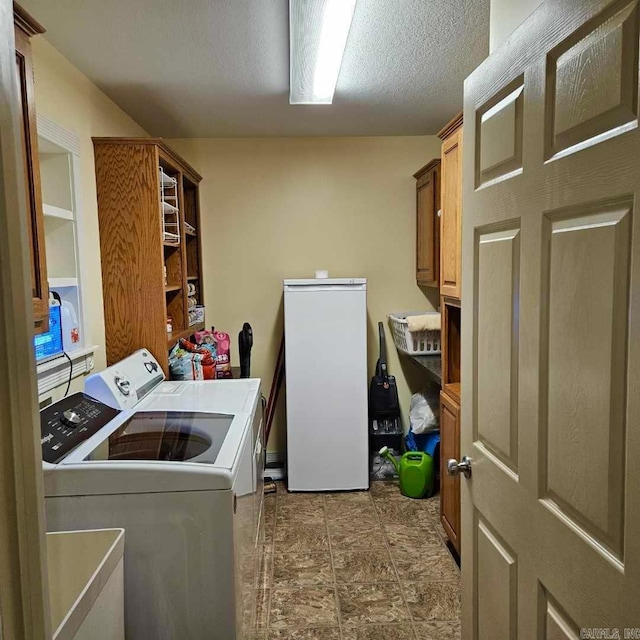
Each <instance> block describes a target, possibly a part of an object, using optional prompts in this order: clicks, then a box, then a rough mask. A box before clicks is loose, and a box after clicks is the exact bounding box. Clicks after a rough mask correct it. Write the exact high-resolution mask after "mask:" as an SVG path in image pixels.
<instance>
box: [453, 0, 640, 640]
mask: <svg viewBox="0 0 640 640" xmlns="http://www.w3.org/2000/svg"><path fill="white" fill-rule="evenodd" d="M639 25H640V8H639V6H638V2H637V1H633V2H629V1H628V0H623V1H615V2H612V1H611V0H548V1H547V2H546V3H545V4H543V5H542V6H541V7H540V8H539V9H538V10H537V11H536V12H535V13H534V14H533V15H532V16H531V17H530V18H529V19H528V20H527V21H526V22H525V23H524V24H523V25H522V26H521V27H520V28H519V30H518V31H516V33H515V34H514V35H513V36H512V37H511V38H510V39H509V41H508V42H507V43H505V45H503V46H502V47H501V48H500V49H498V50H497V51H496V52H495V53H494V54H492V55H491V56H490V57H489V58H488V59H487V60H486V61H485V62H484V63H483V64H482V65H481V66H480V67H479V68H478V69H477V70H476V71H475V72H474V73H473V74H472V75H471V76H470V78H469V79H468V80H467V82H466V83H465V111H464V123H465V125H464V136H465V140H464V149H465V150H464V168H463V174H464V195H463V280H462V299H463V317H462V323H463V375H462V387H463V389H462V393H463V397H464V398H465V401H464V403H463V407H462V438H461V454H462V455H468V456H470V457H471V458H472V475H471V478H469V479H462V530H463V535H462V558H463V637H464V638H465V640H469V639H471V638H473V639H474V640H475V639H481V640H511V639H515V638H519V639H521V640H529V639H532V640H544V639H549V640H560V639H565V638H578V637H605V638H606V637H608V636H606V635H601V636H597V635H588V634H589V633H593V631H592V630H593V629H609V630H610V633H611V634H614V635H612V636H611V637H615V629H618V630H619V631H618V632H619V634H620V637H621V638H624V637H625V635H624V633H625V631H624V630H625V628H632V629H633V628H638V629H640V465H639V464H638V460H639V459H640V238H639V233H640V228H639V226H638V210H637V208H638V204H637V202H638V197H639V195H640V131H639V130H638V45H639V42H640V31H639ZM597 633H603V634H604V633H606V632H599V631H598V632H596V634H597ZM581 634H582V635H581ZM628 637H640V632H639V635H630V636H628Z"/></svg>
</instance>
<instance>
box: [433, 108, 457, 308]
mask: <svg viewBox="0 0 640 640" xmlns="http://www.w3.org/2000/svg"><path fill="white" fill-rule="evenodd" d="M438 136H439V137H440V138H441V139H442V200H441V203H440V204H441V210H442V216H441V218H440V238H441V240H440V243H441V244H440V293H441V295H443V296H448V297H450V298H456V299H458V300H459V299H460V297H461V290H462V114H460V115H458V116H456V118H454V119H453V120H452V121H451V122H450V123H449V124H448V125H447V126H446V127H445V128H444V129H443V130H442V131H441V132H440V133H439V134H438Z"/></svg>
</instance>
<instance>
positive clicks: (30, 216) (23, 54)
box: [15, 28, 49, 333]
mask: <svg viewBox="0 0 640 640" xmlns="http://www.w3.org/2000/svg"><path fill="white" fill-rule="evenodd" d="M15 37H16V67H17V77H18V89H19V93H20V129H21V138H22V157H23V163H24V176H25V194H26V209H27V232H28V236H29V252H30V257H31V260H30V262H31V265H30V266H31V297H32V299H33V319H34V324H35V332H36V333H44V332H46V331H48V330H49V285H48V282H47V262H46V255H45V240H44V216H43V213H42V192H41V187H40V164H39V163H40V161H39V158H38V136H37V131H36V114H35V101H34V95H33V67H32V63H31V44H30V42H29V37H28V36H27V35H26V34H25V33H24V31H22V29H20V28H16V29H15Z"/></svg>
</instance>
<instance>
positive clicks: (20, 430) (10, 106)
mask: <svg viewBox="0 0 640 640" xmlns="http://www.w3.org/2000/svg"><path fill="white" fill-rule="evenodd" d="M0 30H1V34H0V176H1V180H0V264H2V269H0V353H2V357H0V389H1V390H2V402H0V637H3V638H7V639H9V638H24V639H25V640H36V639H38V640H40V639H42V640H44V639H48V638H50V637H51V632H50V628H49V627H50V620H49V598H48V592H47V573H46V543H45V528H44V497H43V495H44V494H43V480H42V455H41V451H40V435H39V434H40V426H39V420H38V406H37V402H36V400H37V385H36V371H35V359H34V357H33V344H32V335H33V312H32V308H31V295H30V292H31V285H30V281H29V273H30V272H29V263H28V260H29V250H28V242H27V225H26V213H25V210H26V202H25V194H24V177H23V168H22V149H21V145H20V138H19V131H20V129H19V124H18V123H19V120H18V104H19V102H18V87H17V81H16V77H15V43H14V32H13V4H12V2H10V0H0Z"/></svg>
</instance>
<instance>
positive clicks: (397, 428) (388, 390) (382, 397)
mask: <svg viewBox="0 0 640 640" xmlns="http://www.w3.org/2000/svg"><path fill="white" fill-rule="evenodd" d="M378 334H379V336H380V357H379V358H378V362H377V364H376V373H375V375H374V376H373V378H371V383H370V385H369V424H370V429H371V432H372V433H384V434H390V435H391V434H398V433H400V432H401V429H402V425H401V423H400V401H399V400H398V388H397V387H396V379H395V377H394V376H390V375H387V348H386V343H385V338H384V325H383V324H382V322H378Z"/></svg>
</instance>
